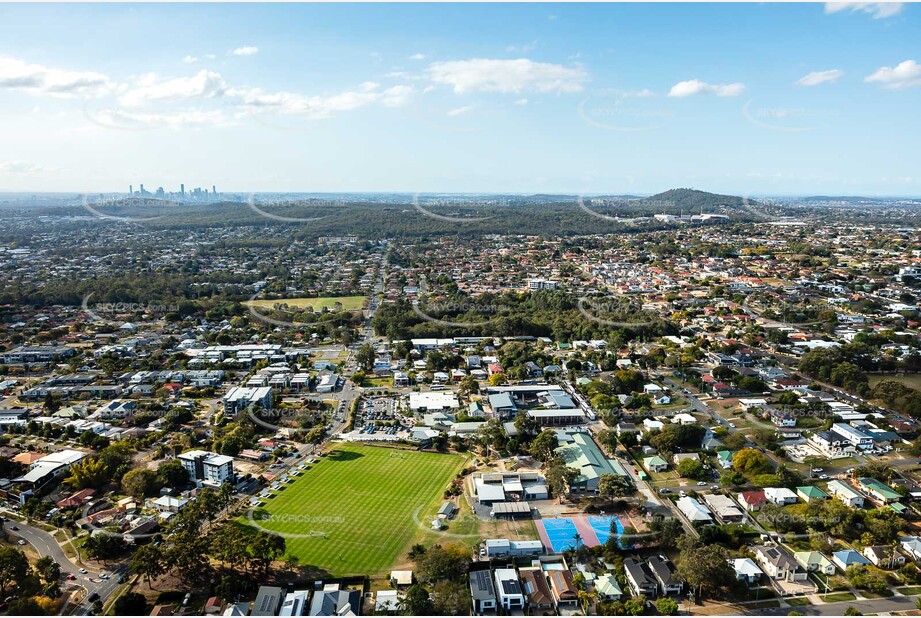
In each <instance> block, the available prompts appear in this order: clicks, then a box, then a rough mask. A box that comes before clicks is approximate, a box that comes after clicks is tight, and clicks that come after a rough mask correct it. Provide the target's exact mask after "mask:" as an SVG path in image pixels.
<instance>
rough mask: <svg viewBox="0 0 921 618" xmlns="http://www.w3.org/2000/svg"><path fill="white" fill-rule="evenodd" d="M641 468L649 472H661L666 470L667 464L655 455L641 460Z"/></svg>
mask: <svg viewBox="0 0 921 618" xmlns="http://www.w3.org/2000/svg"><path fill="white" fill-rule="evenodd" d="M643 467H644V468H646V469H647V470H649V471H650V472H663V471H665V470H668V462H667V461H665V460H664V459H662V458H661V457H659V456H658V455H655V456H653V457H647V458H646V459H644V460H643Z"/></svg>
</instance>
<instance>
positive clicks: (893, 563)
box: [863, 545, 905, 569]
mask: <svg viewBox="0 0 921 618" xmlns="http://www.w3.org/2000/svg"><path fill="white" fill-rule="evenodd" d="M863 555H864V556H866V558H867V560H869V561H870V563H871V564H873V565H874V566H878V567H880V568H883V569H894V568H896V567H899V566H902V565H903V564H905V556H904V555H903V554H902V553H901V552H899V551H896V550H895V549H894V548H893V547H892V545H867V546H866V547H864V548H863Z"/></svg>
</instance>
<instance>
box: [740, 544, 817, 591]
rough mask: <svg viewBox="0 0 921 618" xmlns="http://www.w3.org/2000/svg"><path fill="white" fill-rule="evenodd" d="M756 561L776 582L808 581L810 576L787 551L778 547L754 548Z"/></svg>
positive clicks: (760, 546) (761, 546)
mask: <svg viewBox="0 0 921 618" xmlns="http://www.w3.org/2000/svg"><path fill="white" fill-rule="evenodd" d="M752 551H753V552H754V554H755V560H756V561H757V562H758V565H759V566H760V567H761V568H762V569H763V570H764V572H765V573H766V574H767V575H768V577H771V578H773V579H776V580H781V581H788V582H793V581H806V580H808V579H809V574H808V573H807V572H806V569H804V568H803V567H802V566H800V565H799V564H798V563H797V562H796V560H794V559H793V556H791V555H790V554H789V553H788V552H787V550H786V549H784V548H783V547H780V546H777V545H758V546H756V547H754V548H752Z"/></svg>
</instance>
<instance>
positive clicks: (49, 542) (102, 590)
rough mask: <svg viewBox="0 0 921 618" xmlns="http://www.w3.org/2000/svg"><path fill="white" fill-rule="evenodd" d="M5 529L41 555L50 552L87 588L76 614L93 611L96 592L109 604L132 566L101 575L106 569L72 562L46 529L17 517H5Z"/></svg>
mask: <svg viewBox="0 0 921 618" xmlns="http://www.w3.org/2000/svg"><path fill="white" fill-rule="evenodd" d="M14 528H15V529H14ZM3 530H4V532H6V533H7V534H8V535H10V536H13V537H18V538H20V539H22V540H23V541H25V542H26V543H28V544H29V545H31V546H32V547H33V548H34V549H35V551H37V552H38V554H39V555H40V556H42V557H45V556H50V557H51V559H52V560H54V561H55V562H57V563H58V565H59V566H60V567H61V574H62V575H63V576H64V577H67V576H68V575H70V576H73V578H74V579H73V580H72V581H74V582H75V583H76V584H77V585H78V586H80V587H82V588H84V589H85V590H86V595H85V596H84V598H83V602H82V603H81V604H80V605H79V606H78V607H77V609H76V611H74V614H75V615H78V616H85V615H87V614H89V612H90V609H91V607H92V603H90V602H89V601H88V599H89V597H90V596H92V595H93V594H94V593H95V594H98V595H99V600H100V601H102V604H103V605H105V604H106V602H107V601H108V599H109V597H110V596H112V594H113V593H114V592H115V591H116V590H117V589H118V587H119V585H120V584H119V583H118V580H119V578H120V577H121V576H122V575H124V574H126V573H127V572H128V568H127V567H125V566H123V565H122V566H117V567H116V568H115V569H113V570H112V571H111V572H110V573H109V577H108V578H107V579H103V578H101V577H99V576H100V575H102V573H96V572H90V571H88V570H86V569H83V570H84V571H85V572H81V569H80V567H78V566H77V565H75V564H74V563H73V562H71V560H70V558H68V557H67V554H66V553H64V550H63V549H62V548H61V545H60V544H59V543H58V542H57V540H56V539H55V538H54V537H53V536H51V535H50V534H49V533H47V532H45V531H44V530H42V529H40V528H36V527H35V526H30V525H28V524H26V523H22V522H18V521H15V520H6V521H4V522H3Z"/></svg>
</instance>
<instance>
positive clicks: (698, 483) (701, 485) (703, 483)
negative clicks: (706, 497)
mask: <svg viewBox="0 0 921 618" xmlns="http://www.w3.org/2000/svg"><path fill="white" fill-rule="evenodd" d="M697 486H698V487H706V486H707V483H706V482H704V481H697Z"/></svg>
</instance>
